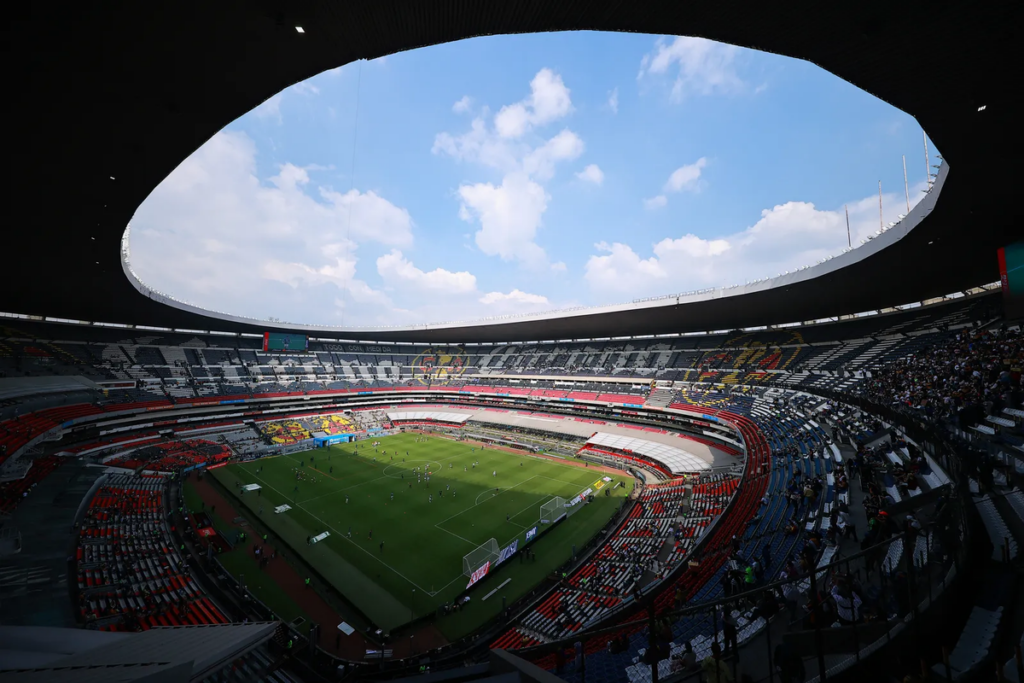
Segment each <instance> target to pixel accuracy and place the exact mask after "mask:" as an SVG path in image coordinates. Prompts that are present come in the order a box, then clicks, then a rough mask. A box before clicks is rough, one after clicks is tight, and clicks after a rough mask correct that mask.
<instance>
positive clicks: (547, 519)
mask: <svg viewBox="0 0 1024 683" xmlns="http://www.w3.org/2000/svg"><path fill="white" fill-rule="evenodd" d="M564 514H565V498H562V497H560V496H555V497H554V498H552V499H551V500H549V501H548V502H546V503H544V504H543V505H541V506H540V523H541V524H551V523H552V522H557V521H558V520H559V519H560V518H561V517H562V515H564Z"/></svg>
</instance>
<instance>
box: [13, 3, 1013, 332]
mask: <svg viewBox="0 0 1024 683" xmlns="http://www.w3.org/2000/svg"><path fill="white" fill-rule="evenodd" d="M1020 6H1021V3H1020V2H1018V1H1015V0H1005V1H998V2H986V3H967V2H953V1H952V0H949V1H945V2H943V1H941V0H940V1H937V2H927V3H924V2H911V3H881V2H859V3H854V4H850V3H799V2H791V3H786V4H785V5H775V4H772V3H732V4H728V3H726V4H723V3H716V2H702V3H698V2H678V1H675V0H671V1H670V0H666V1H664V2H644V1H642V0H632V1H630V2H623V1H622V0H571V1H561V2H557V1H551V0H505V1H504V2H470V1H467V0H418V1H417V2H401V1H398V0H368V1H362V0H351V1H348V2H334V1H314V2H301V3H299V2H297V3H272V2H266V1H254V0H235V1H233V2H232V1H224V2H178V3H152V2H143V3H138V2H106V3H79V4H77V5H61V6H60V7H59V8H56V7H53V6H51V5H48V4H43V3H33V4H20V5H15V6H13V7H12V8H11V9H10V10H9V13H10V14H11V15H13V18H11V19H9V23H8V36H7V44H8V45H9V46H10V47H9V50H8V60H9V66H8V69H7V74H8V82H7V92H8V106H7V108H6V109H7V112H8V114H9V119H8V120H9V124H8V126H7V135H8V140H7V145H6V148H7V151H8V154H7V159H8V164H9V172H8V177H9V186H10V187H11V193H10V194H9V199H8V201H7V202H6V206H7V207H8V211H9V216H8V219H7V221H6V225H5V229H4V238H5V247H6V248H5V250H4V251H5V254H6V258H5V263H4V268H3V269H0V310H3V311H8V312H16V313H27V314H32V315H47V316H53V317H60V318H73V319H79V320H89V321H104V322H119V323H128V324H141V325H154V326H163V327H177V328H190V329H214V330H226V331H248V332H252V331H262V330H263V329H265V328H266V327H267V326H265V325H258V326H249V325H245V324H241V323H233V322H225V321H222V320H220V319H217V318H210V317H206V316H202V315H196V314H193V313H188V312H185V311H181V310H177V309H174V308H170V307H168V306H165V305H163V304H161V303H157V302H154V301H151V300H149V299H147V298H145V297H144V296H142V295H141V294H139V293H138V292H137V291H136V290H135V288H134V287H133V286H132V285H131V284H130V283H129V282H128V280H127V279H126V277H125V275H124V273H123V271H122V268H121V264H120V255H119V248H120V239H121V235H122V233H123V231H124V228H125V226H126V225H127V223H128V221H129V220H130V218H131V216H132V214H133V213H134V211H135V209H136V208H137V207H138V206H139V204H140V203H141V202H142V201H143V200H144V199H145V198H146V196H147V195H148V194H149V193H150V192H151V191H152V190H153V189H154V188H155V187H156V186H157V185H158V184H159V183H160V181H161V180H163V178H164V177H166V176H167V174H168V173H170V172H171V170H172V169H174V168H175V167H176V166H177V165H178V164H179V163H180V162H181V161H183V160H184V159H185V158H186V157H187V156H188V155H189V154H191V153H192V152H193V151H194V150H196V149H197V148H198V147H199V146H200V145H202V144H203V143H204V142H205V141H206V140H207V139H209V138H210V137H211V136H212V135H214V134H215V133H216V132H217V131H219V130H220V129H221V128H223V127H224V126H226V125H227V124H228V123H230V122H231V121H233V120H234V119H235V118H237V117H238V116H240V115H242V114H243V113H245V112H246V111H248V110H250V109H252V108H253V107H255V106H256V105H258V104H259V103H260V102H262V101H263V100H265V99H267V98H268V97H270V96H272V95H274V94H275V93H277V92H278V91H280V90H282V89H284V88H285V87H287V86H289V85H291V84H294V83H296V82H299V81H302V80H304V79H306V78H309V77H311V76H313V75H315V74H317V73H319V72H321V71H324V70H326V69H329V68H333V67H337V66H339V65H342V64H345V63H348V62H350V61H353V60H356V59H360V58H375V57H379V56H381V55H386V54H389V53H393V52H399V51H402V50H409V49H412V48H416V47H421V46H426V45H432V44H436V43H442V42H447V41H453V40H459V39H463V38H469V37H473V36H480V35H488V34H497V33H524V32H537V31H567V30H579V29H590V30H613V31H633V32H642V33H651V34H680V35H696V36H703V37H707V38H711V39H714V40H719V41H724V42H727V43H733V44H736V45H742V46H746V47H752V48H756V49H760V50H765V51H768V52H774V53H779V54H784V55H788V56H791V57H797V58H801V59H806V60H808V61H811V62H813V63H815V64H817V65H819V66H821V67H823V68H825V69H827V70H829V71H831V72H832V73H834V74H836V75H837V76H839V77H841V78H844V79H846V80H848V81H850V82H851V83H853V84H855V85H857V86H859V87H861V88H863V89H864V90H866V91H868V92H870V93H872V94H874V95H876V96H877V97H879V98H881V99H883V100H886V101H887V102H889V103H891V104H892V105H894V106H896V107H898V108H900V109H902V110H904V111H906V112H908V113H910V114H911V115H913V116H915V117H916V118H917V120H918V121H919V123H920V124H921V125H922V127H923V128H924V129H925V130H926V131H928V134H929V136H930V137H931V138H932V140H933V141H934V142H935V143H936V145H937V146H938V148H939V151H941V153H942V155H943V157H944V158H945V160H946V162H947V163H948V164H949V166H950V173H949V179H948V181H947V182H946V185H945V189H944V191H943V193H942V195H941V198H940V200H939V203H938V206H937V208H936V210H935V211H933V212H932V214H931V215H930V216H929V217H928V218H927V219H925V221H924V222H923V223H922V224H921V225H920V226H919V227H918V228H917V229H916V230H914V231H913V232H912V233H911V235H910V236H909V237H908V238H905V239H903V240H901V241H900V242H898V243H897V244H896V245H894V246H893V247H891V248H889V249H887V250H884V251H882V252H881V253H879V254H877V255H875V256H873V257H870V258H868V259H866V260H864V261H862V262H860V263H858V264H856V265H854V266H850V267H847V268H845V269H842V270H841V271H839V272H836V273H833V274H832V275H829V276H825V277H821V278H817V279H815V280H812V281H809V282H804V283H801V284H797V285H792V286H789V287H786V288H784V289H778V290H775V291H769V292H765V293H760V294H749V295H743V296H740V297H733V298H731V299H729V300H726V301H714V302H707V303H696V304H687V305H685V306H682V307H674V308H667V309H661V310H653V311H652V310H650V309H648V310H639V311H625V312H617V313H606V314H600V315H593V316H587V317H575V318H562V319H559V320H554V321H543V322H538V321H523V322H516V323H508V324H502V325H491V326H484V327H466V328H456V329H452V328H449V329H441V330H421V331H401V332H397V331H393V332H357V331H351V332H345V333H344V334H340V333H339V336H344V337H346V338H351V339H381V340H388V339H392V340H395V339H398V340H403V341H464V342H472V341H491V340H525V339H553V338H582V337H601V336H622V335H634V334H658V333H670V332H686V331H695V330H709V329H728V328H736V327H744V326H754V325H762V324H774V323H784V322H793V321H798V320H811V319H815V318H821V317H826V316H831V315H840V314H847V313H855V312H859V311H864V310H873V309H878V308H883V307H887V306H890V305H896V304H902V303H907V302H910V301H915V300H921V299H924V298H928V297H932V296H939V295H942V294H946V293H950V292H954V291H959V290H963V289H966V288H968V287H972V286H976V285H979V284H983V283H987V282H992V281H995V280H997V279H998V270H997V266H996V257H995V250H996V248H997V247H999V246H1002V245H1004V244H1006V243H1009V242H1012V241H1014V240H1015V239H1019V238H1020V236H1021V234H1022V232H1024V231H1022V229H1021V220H1020V219H1021V211H1020V209H1019V204H1018V203H1017V202H1016V200H1015V194H1016V188H1015V187H1012V186H1011V187H1007V185H1009V184H1010V183H1012V182H1013V181H1012V178H1013V177H1014V175H1013V172H1012V166H1011V163H1012V160H1011V158H1010V155H1009V154H1008V153H1007V149H1006V147H1007V146H1006V142H1007V141H1008V140H1012V139H1015V135H1014V134H1013V132H1011V131H1010V122H1011V121H1014V122H1019V120H1020V114H1019V112H1020V105H1019V104H1018V103H1017V102H1018V100H1019V98H1018V97H1017V96H1016V93H1015V92H1014V90H1015V88H1014V87H1013V86H1012V84H1013V83H1020V82H1022V81H1024V79H1022V78H1021V74H1020V69H1019V64H1018V58H1017V57H1016V54H1015V53H1014V51H1013V50H1012V48H1014V47H1016V43H1017V39H1018V38H1019V37H1020V24H1021V22H1020ZM296 25H302V26H303V27H305V29H306V33H305V34H304V35H299V34H298V33H296V31H295V29H294V26H296ZM1014 74H1016V75H1014ZM981 105H986V107H987V108H986V110H985V111H984V112H982V113H979V112H978V111H977V110H978V107H979V106H981ZM1014 112H1018V114H1014ZM111 176H114V178H115V179H116V180H111V179H110V177H111ZM92 238H95V239H92ZM929 242H931V244H929ZM737 279H742V274H740V277H739V278H737Z"/></svg>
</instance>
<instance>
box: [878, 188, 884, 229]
mask: <svg viewBox="0 0 1024 683" xmlns="http://www.w3.org/2000/svg"><path fill="white" fill-rule="evenodd" d="M878 229H879V230H884V229H885V222H884V221H883V220H882V181H881V180H879V181H878Z"/></svg>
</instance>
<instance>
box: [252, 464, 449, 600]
mask: <svg viewBox="0 0 1024 683" xmlns="http://www.w3.org/2000/svg"><path fill="white" fill-rule="evenodd" d="M252 476H253V477H254V478H256V479H259V480H260V481H262V482H263V483H264V484H266V486H267V488H269V489H270V490H272V491H274V492H276V493H277V494H278V495H280V496H284V498H285V499H287V498H288V496H285V494H283V493H281V492H280V491H278V490H277V489H276V488H274V487H273V486H271V485H270V484H267V482H265V481H263V479H261V478H260V477H258V476H256V475H255V474H254V475H252ZM296 505H297V506H298V508H299V509H300V510H302V511H303V512H305V513H306V514H307V515H309V516H310V517H312V518H313V519H315V520H316V521H318V522H320V524H322V525H324V527H326V528H328V529H330V530H331V531H333V532H334V533H335V534H336V535H337V536H338V537H339V538H341V539H342V540H346V541H348V542H349V543H351V544H352V545H353V546H355V547H356V548H357V549H359V550H362V551H363V552H364V553H366V554H367V555H369V556H370V557H372V558H373V559H375V560H376V561H377V562H379V563H380V564H382V565H384V566H385V567H387V568H388V569H390V570H391V571H392V572H394V573H395V574H397V575H398V576H401V577H402V578H403V579H405V580H406V581H408V582H409V584H410V585H413V586H415V587H416V588H417V589H418V590H420V591H422V592H424V593H426V594H427V595H429V596H431V597H433V596H435V595H437V593H436V592H431V591H428V590H427V589H425V588H424V587H423V586H421V585H419V584H418V583H416V582H415V581H413V580H412V579H410V578H409V577H408V576H406V575H405V574H403V573H402V572H400V571H398V570H397V569H395V568H394V567H392V566H391V565H390V564H388V563H387V562H385V561H384V560H382V559H380V558H379V557H377V556H376V555H374V554H373V553H371V552H370V551H369V550H367V549H366V548H364V547H362V546H361V545H359V544H358V543H356V542H355V541H353V540H352V539H351V538H349V537H348V536H347V535H345V534H343V533H341V532H340V531H338V530H337V529H335V528H334V527H333V526H331V525H330V524H328V523H327V522H325V521H324V520H322V519H320V518H319V517H317V516H316V515H314V514H313V513H312V512H310V511H309V510H307V509H306V508H304V507H302V504H301V503H296ZM356 571H358V570H356ZM364 576H365V574H364ZM366 578H370V577H366ZM374 583H376V582H374ZM448 585H451V583H450V582H449V584H448ZM334 590H339V589H338V588H337V587H334Z"/></svg>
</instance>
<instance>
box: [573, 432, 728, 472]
mask: <svg viewBox="0 0 1024 683" xmlns="http://www.w3.org/2000/svg"><path fill="white" fill-rule="evenodd" d="M587 445H588V446H589V445H594V446H603V447H605V448H614V449H615V450H618V451H624V452H627V453H636V454H637V455H642V456H644V457H645V458H649V459H651V460H653V461H655V462H658V463H661V464H662V465H664V466H665V467H667V468H668V469H669V471H670V472H672V474H682V473H684V472H703V471H706V470H709V469H711V463H709V462H706V461H705V460H703V459H702V458H699V457H697V456H696V455H694V454H693V453H690V452H689V451H684V450H683V449H682V448H676V447H675V446H669V445H667V444H663V443H655V442H653V441H648V440H647V439H635V438H632V437H629V436H621V435H619V434H609V433H607V432H598V433H597V434H594V435H593V436H592V437H590V438H589V439H588V440H587Z"/></svg>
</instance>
